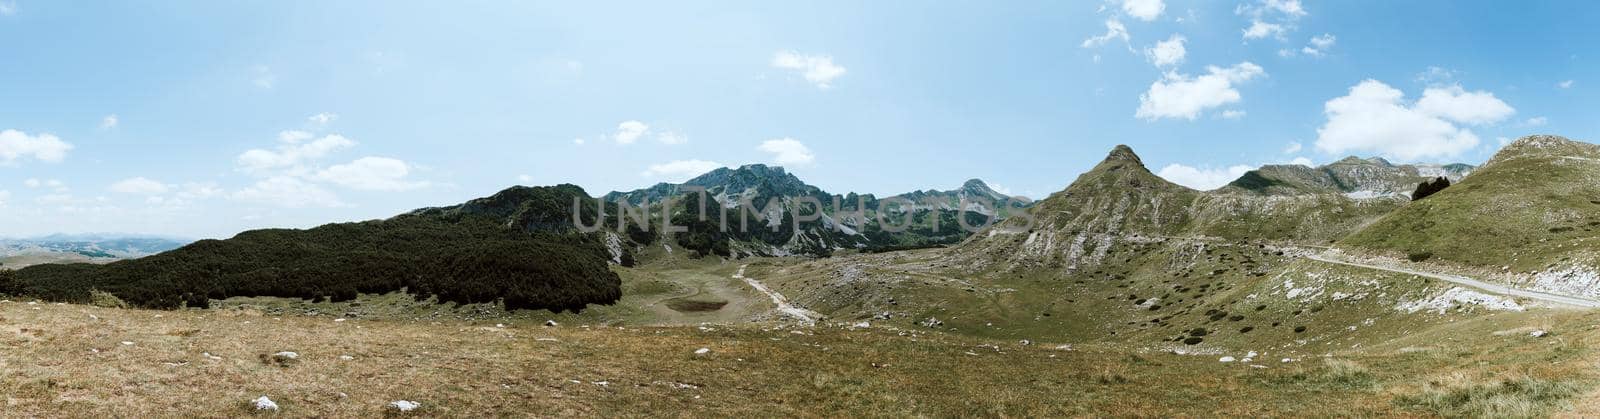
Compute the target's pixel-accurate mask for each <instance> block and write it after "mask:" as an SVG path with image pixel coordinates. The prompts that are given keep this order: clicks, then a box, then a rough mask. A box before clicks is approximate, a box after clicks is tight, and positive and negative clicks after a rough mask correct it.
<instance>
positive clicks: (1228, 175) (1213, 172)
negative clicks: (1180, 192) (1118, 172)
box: [1156, 164, 1256, 191]
mask: <svg viewBox="0 0 1600 419" xmlns="http://www.w3.org/2000/svg"><path fill="white" fill-rule="evenodd" d="M1255 169H1256V166H1246V165H1242V164H1241V165H1234V166H1229V167H1223V168H1210V167H1203V168H1197V167H1191V166H1185V165H1181V164H1169V165H1167V166H1166V167H1163V168H1161V170H1160V171H1159V172H1156V176H1161V177H1162V178H1163V179H1166V180H1168V181H1171V182H1172V183H1176V184H1179V185H1183V186H1187V187H1190V188H1194V189H1198V190H1202V191H1209V190H1212V189H1216V188H1220V187H1222V186H1223V185H1227V184H1228V182H1233V181H1234V180H1235V179H1238V178H1239V177H1240V176H1244V174H1245V172H1249V171H1251V170H1255Z"/></svg>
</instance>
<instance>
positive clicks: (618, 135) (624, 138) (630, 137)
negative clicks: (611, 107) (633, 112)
mask: <svg viewBox="0 0 1600 419" xmlns="http://www.w3.org/2000/svg"><path fill="white" fill-rule="evenodd" d="M649 132H650V126H649V125H645V123H643V122H639V121H632V120H629V121H622V123H620V124H617V131H616V132H615V133H612V134H611V139H612V140H613V141H616V142H617V144H624V145H627V144H633V142H634V141H639V137H643V136H644V135H645V134H646V133H649Z"/></svg>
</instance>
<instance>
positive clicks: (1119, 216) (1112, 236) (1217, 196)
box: [959, 145, 1415, 272]
mask: <svg viewBox="0 0 1600 419" xmlns="http://www.w3.org/2000/svg"><path fill="white" fill-rule="evenodd" d="M1412 186H1415V185H1412ZM1227 189H1228V188H1224V189H1223V190H1217V191H1196V190H1193V189H1189V188H1186V187H1183V186H1180V185H1177V184H1174V183H1172V182H1169V181H1167V180H1166V179H1162V178H1161V177H1160V176H1156V175H1155V174H1154V173H1151V172H1150V170H1149V169H1148V168H1146V167H1145V165H1144V162H1143V161H1142V160H1141V159H1140V158H1139V156H1138V155H1136V154H1134V152H1133V149H1131V148H1128V147H1127V146H1120V145H1119V146H1117V147H1116V148H1115V149H1113V150H1112V151H1111V153H1110V154H1108V155H1107V156H1106V159H1105V160H1104V161H1102V162H1100V163H1099V164H1098V165H1096V166H1095V167H1094V168H1093V169H1091V170H1090V171H1088V172H1086V173H1084V174H1083V175H1080V176H1079V177H1078V178H1077V180H1075V181H1073V182H1072V184H1071V185H1069V186H1067V188H1066V189H1065V190H1062V191H1060V192H1056V193H1055V194H1052V195H1050V196H1049V197H1048V198H1045V199H1043V200H1041V201H1039V202H1037V203H1035V205H1034V211H1033V214H1034V219H1033V223H1032V225H1031V226H1029V225H1028V223H1027V220H1024V219H1011V220H1006V221H1004V222H1001V223H999V224H998V225H996V226H995V227H993V228H991V229H989V230H987V231H986V232H982V233H979V234H978V235H975V236H973V237H972V238H971V239H968V240H967V241H966V242H965V243H963V244H962V245H961V249H960V250H961V251H960V252H959V254H961V255H963V258H967V259H970V260H972V261H973V263H972V264H971V265H972V266H986V265H989V264H992V263H1002V264H1005V265H1009V266H1011V267H1012V268H1023V269H1027V268H1041V267H1045V268H1059V269H1063V270H1064V271H1066V272H1077V271H1081V270H1085V269H1088V270H1092V269H1094V268H1095V267H1096V266H1099V265H1101V264H1102V263H1106V262H1109V261H1112V260H1113V259H1115V258H1114V257H1112V255H1113V254H1114V252H1115V250H1116V249H1118V248H1119V247H1124V246H1127V245H1131V244H1133V243H1138V242H1147V241H1152V240H1162V238H1164V237H1205V238H1213V239H1223V240H1267V241H1280V242H1287V243H1299V244H1323V245H1325V244H1328V243H1330V242H1332V241H1333V240H1336V239H1339V238H1343V237H1344V236H1345V235H1347V234H1349V233H1350V232H1352V231H1355V230H1357V229H1359V228H1361V227H1362V226H1365V225H1366V224H1367V223H1370V222H1372V221H1373V220H1376V219H1377V218H1378V217H1381V216H1383V215H1384V214H1387V213H1388V212H1389V211H1392V210H1394V209H1395V208H1398V207H1400V206H1401V205H1404V204H1405V202H1407V201H1408V199H1407V198H1403V197H1396V196H1383V197H1377V198H1374V199H1355V198H1352V197H1350V196H1348V195H1347V194H1345V193H1340V192H1335V191H1327V192H1322V193H1313V192H1306V193H1298V194H1283V195H1278V194H1253V193H1239V192H1238V191H1235V190H1227Z"/></svg>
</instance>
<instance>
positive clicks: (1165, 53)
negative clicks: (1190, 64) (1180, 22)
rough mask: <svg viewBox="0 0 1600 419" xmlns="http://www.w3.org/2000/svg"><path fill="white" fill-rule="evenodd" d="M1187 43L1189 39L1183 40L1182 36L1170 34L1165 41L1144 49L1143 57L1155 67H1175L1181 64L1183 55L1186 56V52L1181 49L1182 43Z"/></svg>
mask: <svg viewBox="0 0 1600 419" xmlns="http://www.w3.org/2000/svg"><path fill="white" fill-rule="evenodd" d="M1188 41H1189V39H1188V38H1184V37H1183V35H1179V34H1172V36H1171V37H1168V38H1167V40H1165V41H1161V42H1157V43H1156V45H1155V46H1153V47H1150V48H1145V50H1144V55H1145V57H1146V58H1149V59H1150V62H1151V63H1154V64H1155V65H1156V67H1166V66H1171V65H1177V64H1179V63H1182V62H1183V57H1184V55H1187V54H1188V51H1187V50H1185V49H1184V47H1183V43H1184V42H1188Z"/></svg>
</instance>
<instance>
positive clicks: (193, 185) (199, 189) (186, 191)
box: [178, 182, 224, 199]
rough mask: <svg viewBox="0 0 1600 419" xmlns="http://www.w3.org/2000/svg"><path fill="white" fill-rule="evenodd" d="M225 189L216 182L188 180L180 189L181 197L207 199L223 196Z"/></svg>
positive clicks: (179, 195) (179, 196)
mask: <svg viewBox="0 0 1600 419" xmlns="http://www.w3.org/2000/svg"><path fill="white" fill-rule="evenodd" d="M223 193H224V191H223V190H222V188H221V187H218V186H217V183H216V182H188V183H184V184H183V187H181V188H179V189H178V198H179V199H205V198H211V197H216V196H222V194H223Z"/></svg>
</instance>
